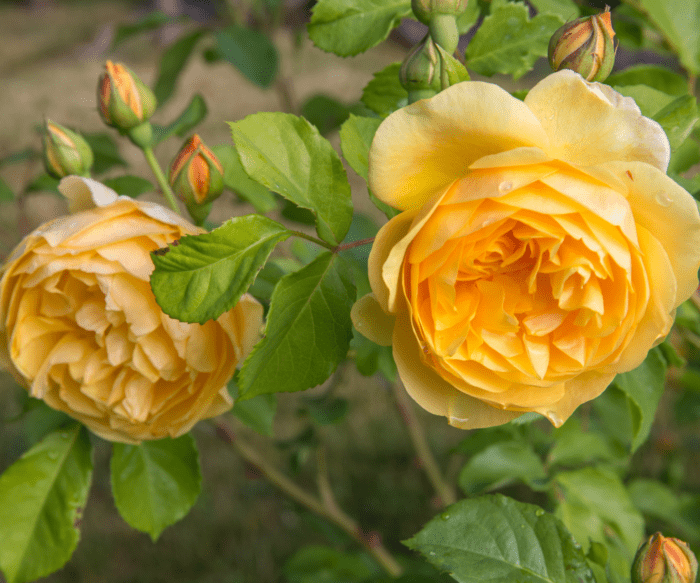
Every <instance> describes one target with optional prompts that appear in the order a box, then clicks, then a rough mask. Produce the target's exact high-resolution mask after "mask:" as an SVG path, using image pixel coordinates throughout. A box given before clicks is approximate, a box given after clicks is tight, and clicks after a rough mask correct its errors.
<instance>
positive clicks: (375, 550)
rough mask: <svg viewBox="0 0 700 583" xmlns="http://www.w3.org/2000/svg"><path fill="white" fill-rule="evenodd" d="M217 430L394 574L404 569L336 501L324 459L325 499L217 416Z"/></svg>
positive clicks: (271, 478) (285, 489) (270, 477)
mask: <svg viewBox="0 0 700 583" xmlns="http://www.w3.org/2000/svg"><path fill="white" fill-rule="evenodd" d="M216 432H217V435H218V436H219V437H220V438H221V439H222V440H223V441H225V442H226V443H228V444H229V445H231V446H232V447H233V448H234V449H235V450H236V451H237V452H238V454H239V455H240V456H241V457H242V458H243V459H244V460H245V461H247V462H248V463H249V464H252V465H253V466H255V467H256V468H257V469H258V470H260V471H261V472H262V474H263V475H264V476H265V477H266V478H267V479H268V480H269V481H270V483H271V484H273V485H274V486H276V487H277V488H279V489H280V490H281V491H282V492H284V493H285V494H286V495H287V496H289V497H290V498H292V499H293V500H295V501H296V502H298V503H299V504H301V505H302V506H304V507H306V508H307V509H309V510H311V511H312V512H315V513H316V514H318V515H319V516H322V517H323V518H325V519H326V520H328V521H330V522H332V523H333V524H335V525H336V526H338V527H340V528H341V529H342V530H343V531H344V532H346V533H347V534H348V535H349V536H350V537H352V538H353V539H354V540H356V541H357V542H358V543H360V544H361V545H362V546H363V547H364V548H365V550H366V551H367V552H368V553H369V554H370V555H371V556H372V557H373V558H374V559H375V560H376V561H377V562H378V563H379V564H380V565H381V566H382V568H383V569H384V570H385V571H386V572H387V573H388V574H389V575H391V576H392V577H398V576H399V575H401V573H402V572H403V569H402V568H401V565H399V564H398V563H397V562H396V559H394V557H393V556H391V554H390V553H389V551H387V550H386V548H385V547H384V546H383V545H382V544H381V542H380V541H379V540H378V539H377V537H374V536H370V537H367V536H365V535H364V534H363V532H362V530H361V528H360V526H359V525H358V524H357V523H356V522H355V521H354V520H353V519H352V518H351V517H350V516H348V515H347V514H345V512H343V511H342V510H341V508H340V507H339V506H338V504H337V503H336V502H335V499H334V498H333V496H332V493H331V489H330V483H329V481H328V477H327V474H326V470H325V460H324V463H323V466H321V465H320V464H319V477H318V481H319V489H320V490H321V494H322V499H321V500H319V499H318V498H316V497H315V496H312V495H311V494H308V493H307V492H305V491H304V490H302V489H301V488H300V487H299V486H297V485H296V484H295V483H294V482H292V480H290V479H289V478H288V477H287V476H285V475H284V474H283V473H282V472H280V471H279V470H278V469H277V468H275V467H274V466H273V465H272V464H270V462H269V461H268V460H266V459H265V458H264V457H263V456H262V455H260V453H258V452H257V451H256V450H255V449H254V448H253V447H251V446H250V445H248V444H247V443H245V442H243V441H241V439H240V438H238V437H236V435H235V434H234V432H233V430H232V429H231V427H230V426H229V425H228V424H227V423H226V422H225V421H223V420H218V421H217V422H216Z"/></svg>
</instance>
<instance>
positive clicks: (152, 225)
mask: <svg viewBox="0 0 700 583" xmlns="http://www.w3.org/2000/svg"><path fill="white" fill-rule="evenodd" d="M59 189H60V190H61V192H62V193H63V194H64V195H65V196H66V197H67V198H68V199H69V200H70V208H71V210H72V211H76V210H78V211H80V212H77V213H76V214H73V215H70V216H67V217H61V218H59V219H56V220H53V221H50V222H48V223H46V224H44V225H42V226H41V227H39V228H38V229H37V230H35V231H34V232H33V233H31V234H30V235H29V236H28V237H26V238H25V239H24V240H23V241H22V242H21V243H20V245H19V246H18V247H17V248H16V249H15V250H14V251H13V253H12V254H11V255H10V256H9V258H8V259H7V260H6V262H5V264H4V265H3V266H2V268H0V275H1V276H2V279H0V366H4V367H5V368H7V369H8V370H9V371H10V372H11V373H12V374H13V376H14V377H15V378H16V379H17V381H18V382H20V383H21V384H22V385H24V386H25V387H27V389H28V391H29V394H30V395H31V396H32V397H36V398H38V399H43V400H44V401H45V402H46V403H47V404H48V405H50V406H51V407H53V408H54V409H58V410H60V411H64V412H66V413H68V414H69V415H71V416H72V417H74V418H76V419H78V420H79V421H81V422H82V423H84V424H85V425H86V426H87V427H88V428H89V429H90V430H91V431H93V432H94V433H96V434H97V435H99V436H101V437H104V438H105V439H109V440H112V441H121V442H125V443H138V442H140V441H142V440H145V439H159V438H162V437H168V436H170V437H177V436H179V435H182V434H183V433H186V432H187V431H189V430H190V428H191V427H192V426H193V425H194V424H195V423H197V421H199V420H201V419H205V418H208V417H213V416H215V415H219V414H220V413H223V412H224V411H226V410H228V409H229V408H230V407H231V405H232V401H231V397H230V396H229V394H228V392H227V389H226V383H227V382H228V380H229V379H230V378H231V376H232V375H233V372H234V369H235V367H236V364H237V363H238V362H240V361H241V360H242V359H243V358H244V357H245V355H246V354H247V353H248V352H249V351H250V349H251V348H252V346H253V344H254V343H255V342H256V340H257V338H258V334H259V330H260V325H261V323H262V307H261V306H260V304H259V303H258V302H257V301H256V300H255V299H253V298H252V297H250V296H247V295H246V296H243V297H242V298H241V300H240V302H239V303H238V305H236V306H235V307H234V308H233V309H232V310H230V311H229V312H226V313H225V314H222V315H221V316H220V317H219V318H218V319H217V320H210V321H209V322H206V323H205V324H204V325H200V324H186V323H183V322H179V321H177V320H173V319H171V318H170V317H168V316H167V315H165V314H164V313H163V312H162V311H161V309H160V307H159V306H158V305H157V304H156V301H155V298H154V296H153V293H152V291H151V288H150V286H149V277H150V274H151V272H152V271H153V263H152V262H151V258H150V256H149V253H150V252H151V251H153V250H155V249H158V248H159V247H166V246H167V244H168V243H171V242H173V241H174V240H176V239H179V238H180V237H182V236H183V235H187V234H197V233H200V232H202V231H201V229H198V228H196V227H195V226H193V225H191V224H190V223H189V222H187V221H186V220H184V219H183V218H181V217H179V216H178V215H176V214H175V213H173V212H172V211H170V210H168V209H166V208H164V207H162V206H160V205H158V204H155V203H150V202H139V201H135V200H133V199H130V198H129V197H126V196H120V197H117V195H116V193H115V192H114V191H112V190H111V189H109V188H107V187H105V186H103V185H102V184H100V183H98V182H95V181H94V180H91V179H86V178H79V177H77V176H69V177H66V178H64V179H63V180H62V181H61V183H60V186H59Z"/></svg>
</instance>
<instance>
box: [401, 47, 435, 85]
mask: <svg viewBox="0 0 700 583" xmlns="http://www.w3.org/2000/svg"><path fill="white" fill-rule="evenodd" d="M399 80H400V81H401V85H402V86H403V88H404V89H405V90H406V91H409V92H411V91H425V92H427V95H426V96H430V95H435V93H437V92H438V91H440V89H441V87H440V55H439V53H438V50H437V47H436V46H435V43H434V42H433V39H432V38H430V35H426V37H425V38H424V39H423V40H422V41H421V42H419V43H418V44H417V45H416V46H415V47H413V48H412V49H411V51H410V52H409V53H408V54H407V55H406V58H405V59H404V60H403V63H402V64H401V69H400V71H399Z"/></svg>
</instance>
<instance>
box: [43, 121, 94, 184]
mask: <svg viewBox="0 0 700 583" xmlns="http://www.w3.org/2000/svg"><path fill="white" fill-rule="evenodd" d="M42 143H43V151H42V154H43V159H44V167H45V168H46V172H48V173H49V174H50V175H51V176H53V177H54V178H63V177H64V176H69V175H71V174H77V175H79V176H89V175H90V168H91V167H92V163H93V161H94V156H93V154H92V148H90V145H89V144H88V143H87V142H86V141H85V138H83V137H82V136H81V135H80V134H77V133H76V132H74V131H71V130H69V129H68V128H65V127H63V126H61V125H59V124H57V123H55V122H52V121H51V120H46V122H45V124H44V135H43V137H42Z"/></svg>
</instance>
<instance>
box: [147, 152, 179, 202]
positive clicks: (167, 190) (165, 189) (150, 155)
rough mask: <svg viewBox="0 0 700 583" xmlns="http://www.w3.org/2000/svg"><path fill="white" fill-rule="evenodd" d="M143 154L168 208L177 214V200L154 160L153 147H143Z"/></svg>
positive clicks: (156, 161)
mask: <svg viewBox="0 0 700 583" xmlns="http://www.w3.org/2000/svg"><path fill="white" fill-rule="evenodd" d="M143 155H144V156H145V157H146V162H148V165H149V166H150V167H151V171H152V172H153V175H154V176H155V177H156V180H157V181H158V186H160V189H161V190H162V191H163V196H165V198H166V200H167V201H168V204H169V205H170V208H171V209H173V210H174V211H175V212H176V213H177V214H178V215H179V214H180V209H179V208H178V206H177V202H176V201H175V195H174V194H173V191H172V189H171V188H170V185H169V184H168V181H167V180H166V178H165V174H163V171H162V170H161V169H160V165H159V164H158V160H156V156H155V154H154V153H153V148H151V147H150V146H148V147H146V148H144V149H143Z"/></svg>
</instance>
